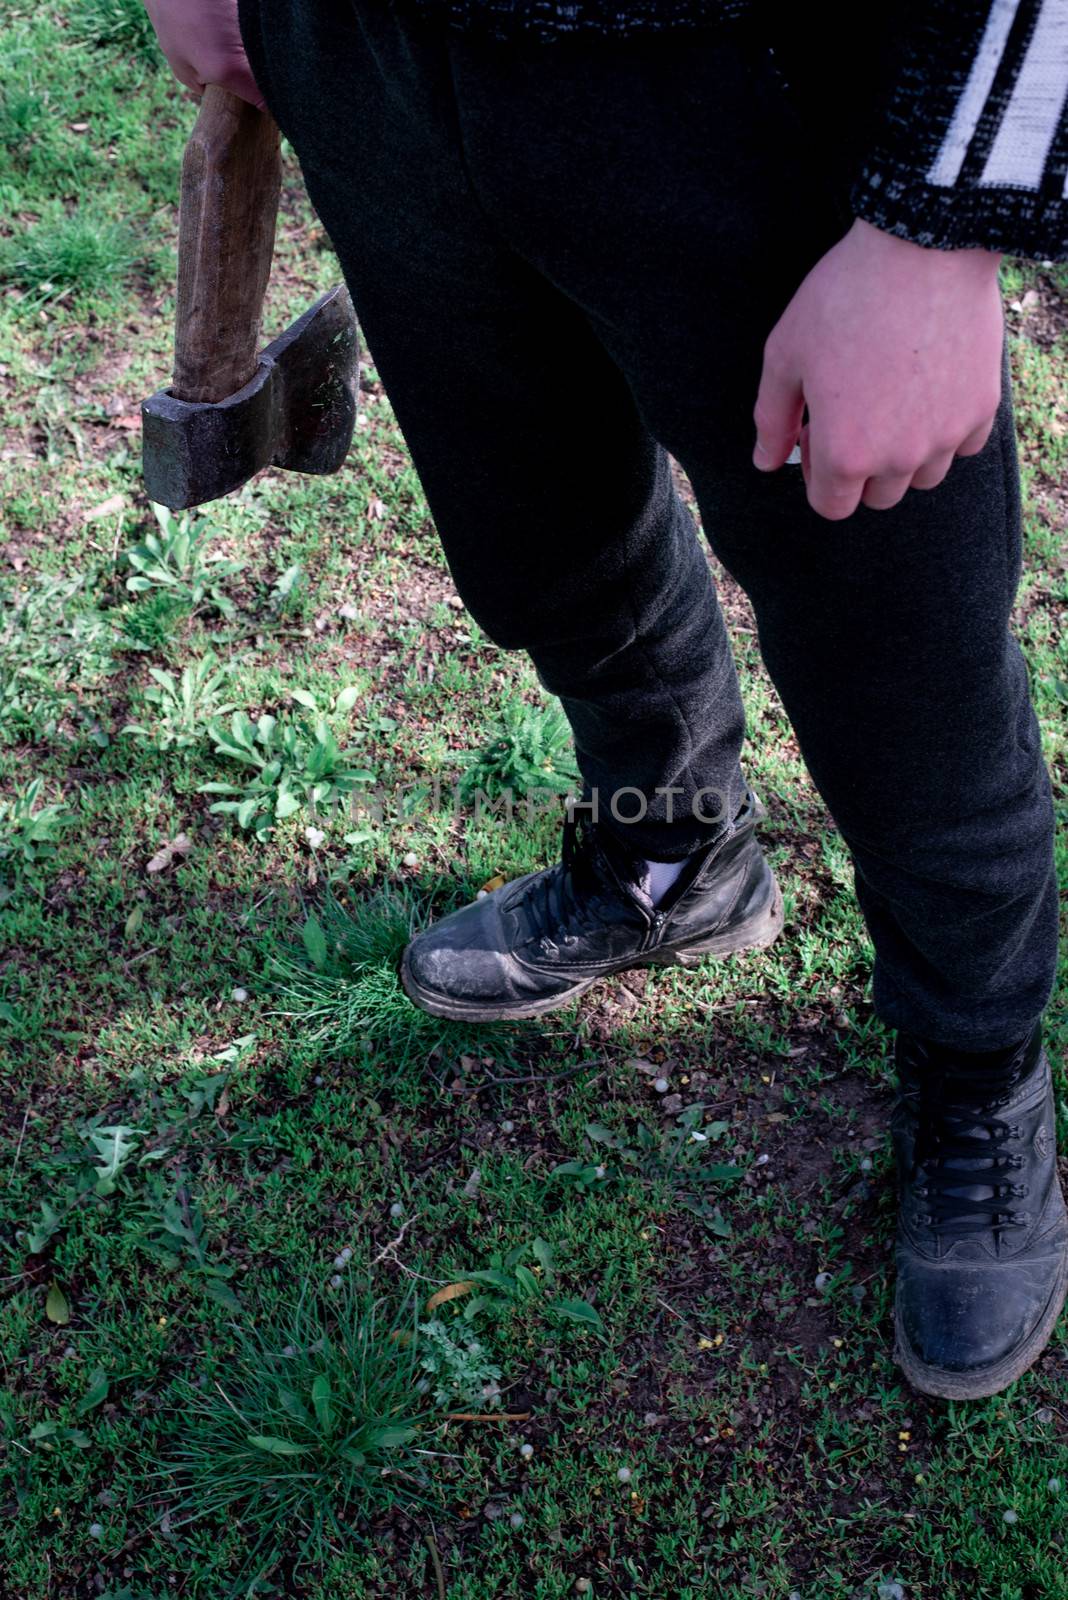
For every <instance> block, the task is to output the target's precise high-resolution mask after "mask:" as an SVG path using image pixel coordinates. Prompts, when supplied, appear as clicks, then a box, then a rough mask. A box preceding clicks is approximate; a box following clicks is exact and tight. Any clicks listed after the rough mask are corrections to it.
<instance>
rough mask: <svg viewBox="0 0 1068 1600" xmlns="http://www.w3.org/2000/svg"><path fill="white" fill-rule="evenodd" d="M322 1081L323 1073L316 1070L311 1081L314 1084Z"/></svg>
mask: <svg viewBox="0 0 1068 1600" xmlns="http://www.w3.org/2000/svg"><path fill="white" fill-rule="evenodd" d="M322 1081H323V1075H322V1073H321V1072H317V1073H316V1074H315V1077H314V1078H313V1079H312V1083H314V1084H316V1085H318V1084H321V1083H322Z"/></svg>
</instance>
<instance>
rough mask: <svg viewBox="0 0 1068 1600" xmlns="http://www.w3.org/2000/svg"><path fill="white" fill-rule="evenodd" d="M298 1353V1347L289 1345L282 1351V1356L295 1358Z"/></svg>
mask: <svg viewBox="0 0 1068 1600" xmlns="http://www.w3.org/2000/svg"><path fill="white" fill-rule="evenodd" d="M296 1353H297V1350H296V1346H295V1345H292V1344H287V1345H286V1347H285V1349H284V1350H283V1351H282V1354H283V1355H284V1356H295V1355H296Z"/></svg>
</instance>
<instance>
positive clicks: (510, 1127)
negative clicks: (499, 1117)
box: [501, 1122, 515, 1133]
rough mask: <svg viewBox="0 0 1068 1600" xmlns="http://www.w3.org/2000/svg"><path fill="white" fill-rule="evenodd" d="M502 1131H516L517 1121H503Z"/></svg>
mask: <svg viewBox="0 0 1068 1600" xmlns="http://www.w3.org/2000/svg"><path fill="white" fill-rule="evenodd" d="M501 1132H502V1133H514V1132H515V1123H514V1122H502V1123H501Z"/></svg>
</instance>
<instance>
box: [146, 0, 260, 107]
mask: <svg viewBox="0 0 1068 1600" xmlns="http://www.w3.org/2000/svg"><path fill="white" fill-rule="evenodd" d="M145 9H146V11H147V12H148V15H149V17H150V19H151V21H152V26H153V27H154V28H155V30H156V37H157V39H158V40H159V45H160V49H161V50H162V51H163V54H164V55H165V56H166V57H167V60H168V61H169V63H170V67H171V71H172V72H173V73H174V75H175V77H176V78H177V79H178V80H179V81H180V82H181V83H184V84H185V86H186V88H188V89H189V90H190V91H191V92H192V93H193V95H194V96H195V97H196V98H197V99H199V98H200V96H201V95H202V94H203V93H204V88H205V85H206V84H209V83H217V84H219V85H220V86H221V87H222V88H223V89H229V91H230V93H231V94H236V95H239V96H240V97H241V99H242V100H249V101H251V103H252V104H253V105H254V106H259V108H260V110H261V111H264V110H266V107H265V106H264V103H263V96H262V95H261V94H260V91H259V89H258V88H257V87H256V80H255V78H253V76H252V69H251V67H250V66H249V64H248V58H247V56H246V55H245V49H244V46H243V45H242V43H241V32H240V29H239V28H238V25H237V0H145Z"/></svg>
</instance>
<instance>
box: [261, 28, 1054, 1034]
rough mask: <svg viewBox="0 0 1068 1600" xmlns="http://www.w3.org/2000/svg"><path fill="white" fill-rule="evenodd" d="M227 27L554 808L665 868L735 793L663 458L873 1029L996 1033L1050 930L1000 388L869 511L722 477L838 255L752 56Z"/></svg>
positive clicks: (735, 707)
mask: <svg viewBox="0 0 1068 1600" xmlns="http://www.w3.org/2000/svg"><path fill="white" fill-rule="evenodd" d="M241 22H242V29H243V33H244V35H245V40H246V46H247V49H248V53H249V57H250V60H251V63H252V67H253V70H254V72H255V75H256V78H257V80H258V81H259V83H260V86H261V89H262V91H263V93H264V96H265V98H266V100H267V102H268V104H269V106H270V108H271V110H272V111H273V112H274V114H275V116H276V117H277V119H278V121H279V123H280V124H281V127H282V129H283V131H284V132H285V133H286V135H287V136H288V137H289V139H290V140H291V141H292V144H293V146H294V148H295V150H296V152H297V154H298V156H299V158H300V161H301V164H302V166H303V170H304V175H305V178H306V180H307V184H308V188H309V191H310V193H311V197H312V200H313V202H314V204H315V206H316V208H317V210H318V212H319V214H320V216H321V218H322V220H323V223H324V225H325V227H326V229H327V231H328V232H329V234H330V236H331V239H332V240H333V243H334V245H335V247H336V249H337V251H338V254H339V256H340V258H341V262H342V266H343V268H344V272H345V276H346V278H347V280H348V283H349V286H350V288H351V291H352V296H353V299H354V301H355V303H356V307H357V312H358V315H359V318H360V321H361V324H362V327H363V331H364V334H365V336H366V339H367V341H368V345H369V347H370V350H371V353H372V355H373V357H374V361H375V365H376V367H377V369H378V372H379V374H380V376H381V378H382V381H383V383H384V385H385V388H386V390H387V393H388V395H389V398H390V400H391V402H392V404H393V407H394V409H395V411H396V414H397V417H398V420H399V422H400V425H401V427H402V429H403V431H404V434H405V437H406V439H407V441H408V444H409V447H410V449H411V453H412V456H413V459H414V462H415V466H416V468H417V470H418V472H419V475H420V478H421V480H422V483H423V486H424V488H425V490H426V494H427V498H428V500H429V503H430V507H431V510H432V512H433V515H434V518H435V522H436V524H437V528H438V531H439V533H440V536H441V539H442V541H443V544H444V547H445V552H446V555H447V557H448V561H449V564H450V567H451V569H452V572H453V574H454V577H455V580H456V583H457V586H458V588H459V591H460V593H461V595H462V596H463V598H464V600H465V602H466V603H467V605H468V606H469V608H470V610H471V612H472V613H473V614H474V616H475V617H476V618H477V619H478V621H479V623H480V624H481V625H482V627H483V628H484V629H485V630H486V632H487V633H488V634H489V636H490V637H491V638H492V639H494V640H496V641H497V642H498V643H499V644H501V645H503V646H506V647H509V648H519V649H523V650H526V651H528V652H529V653H530V655H531V656H532V658H533V660H534V662H535V664H536V667H537V670H538V672H539V674H540V676H541V678H542V680H543V682H544V683H545V684H546V686H547V687H548V688H549V689H551V690H552V691H553V692H554V693H556V694H558V695H559V696H560V697H561V700H562V701H563V704H564V707H565V710H566V711H567V714H568V716H569V718H570V720H571V724H572V726H573V728H574V731H575V738H576V745H577V750H578V755H579V761H580V765H581V768H582V772H583V775H584V778H585V780H586V782H587V784H589V785H590V786H592V787H595V788H597V789H598V790H599V791H600V792H601V793H602V794H610V793H612V792H613V791H615V790H618V789H620V788H622V787H629V788H634V789H638V790H640V791H642V793H643V794H644V795H645V796H647V797H648V799H649V808H648V813H647V815H646V816H645V818H644V820H642V821H641V822H637V823H634V824H632V825H630V826H629V827H628V828H627V829H626V836H627V838H628V839H629V840H630V842H632V843H633V844H635V845H636V846H637V847H639V848H640V849H642V850H643V851H644V853H645V854H647V855H650V856H663V857H667V858H671V857H678V856H681V855H682V854H684V853H686V852H688V851H689V850H691V849H693V848H694V846H695V845H696V844H698V843H700V842H701V840H702V839H703V838H704V837H707V830H708V827H709V824H707V823H701V822H700V821H697V820H695V819H694V818H693V817H692V816H691V815H690V812H689V808H688V801H689V799H690V797H691V796H692V795H693V794H694V793H696V792H697V791H698V790H709V791H714V792H716V793H719V794H722V795H725V796H726V797H727V804H728V805H729V806H733V805H734V804H735V803H736V802H737V800H738V799H739V797H740V795H741V793H742V786H743V780H742V777H741V773H740V771H739V766H738V759H739V752H740V748H741V743H742V736H743V717H742V709H741V704H740V701H739V697H738V688H737V683H736V679H735V672H734V665H733V662H732V660H731V653H730V649H729V645H728V641H727V635H726V632H725V629H724V625H723V621H722V618H721V616H720V613H719V610H718V608H717V604H716V598H715V594H714V592H713V587H712V582H711V579H710V576H709V572H708V567H707V563H706V561H705V558H704V555H703V553H702V551H701V549H700V547H699V545H698V542H697V538H696V535H695V531H694V527H693V524H692V521H691V519H690V518H689V516H688V515H687V513H686V511H685V510H684V509H683V507H682V505H681V503H680V501H679V499H678V498H677V496H676V494H675V492H674V490H673V488H672V483H671V476H670V471H669V465H668V460H667V455H666V453H665V452H666V451H670V452H671V453H672V454H673V455H674V456H676V457H677V458H678V460H679V461H680V462H681V464H682V465H683V467H684V468H685V470H686V472H687V473H688V474H689V477H690V480H691V482H692V483H693V486H694V490H695V492H696V495H697V497H698V501H699V504H700V509H701V516H702V521H703V524H704V529H705V532H706V534H707V536H708V538H709V540H710V541H711V544H712V547H713V549H714V550H715V552H716V554H717V555H718V556H719V557H720V559H721V560H722V561H723V563H724V565H725V566H726V567H727V568H728V570H729V571H730V572H731V573H733V574H734V576H735V577H736V578H737V580H738V582H739V583H740V584H741V585H742V586H743V587H744V589H745V590H746V592H747V593H748V594H749V596H750V598H751V600H752V602H753V607H754V610H755V612H756V617H757V622H758V626H759V632H760V643H761V648H762V650H763V654H764V659H765V661H766V663H767V666H768V670H769V672H770V673H771V675H772V677H773V678H774V681H775V684H776V686H777V688H778V690H779V692H780V694H781V696H782V700H783V703H784V705H785V707H786V710H787V712H788V714H789V716H790V718H791V720H792V722H793V724H794V727H795V729H796V732H797V736H798V739H799V741H800V744H801V747H802V750H803V753H804V756H805V759H806V761H807V763H808V766H809V768H810V770H811V772H812V775H813V778H814V780H815V782H816V784H817V785H818V787H819V789H820V792H821V794H822V795H823V796H824V798H825V800H826V802H827V805H828V807H829V808H830V810H831V812H832V814H833V816H834V818H835V821H836V822H837V824H838V826H839V828H840V829H841V832H842V834H843V836H844V837H845V839H846V841H847V843H848V845H849V848H850V850H851V851H852V854H853V858H854V862H855V866H856V883H857V894H858V897H859V899H860V903H861V906H862V908H863V911H864V914H865V916H866V918H867V921H868V925H869V927H870V929H871V934H872V938H873V940H874V943H875V948H876V970H875V979H874V998H875V1003H876V1006H877V1009H878V1011H879V1013H880V1015H881V1016H882V1017H883V1018H884V1019H885V1021H886V1022H888V1023H890V1024H891V1025H893V1026H897V1027H903V1028H906V1029H908V1030H910V1031H912V1032H914V1033H918V1034H921V1035H924V1036H927V1037H929V1038H931V1039H934V1040H936V1041H939V1042H941V1043H945V1044H950V1045H957V1046H959V1047H961V1048H970V1049H975V1050H982V1049H995V1048H998V1047H1000V1046H1002V1045H1005V1044H1008V1043H1011V1042H1013V1041H1015V1040H1017V1039H1019V1038H1020V1037H1022V1035H1023V1034H1025V1033H1026V1032H1027V1030H1028V1028H1029V1026H1030V1025H1031V1023H1032V1022H1033V1021H1034V1019H1035V1018H1036V1016H1037V1015H1038V1014H1039V1013H1040V1012H1041V1010H1042V1009H1043V1007H1044V1005H1045V1003H1046V1001H1047V999H1048V996H1049V992H1050V988H1051V984H1052V976H1053V966H1054V955H1055V938H1056V896H1055V885H1054V879H1053V873H1052V852H1051V831H1052V816H1051V803H1050V792H1049V782H1048V778H1047V775H1046V773H1045V770H1044V768H1043V764H1042V759H1041V754H1040V749H1039V739H1038V730H1037V727H1036V723H1035V718H1034V715H1033V712H1032V710H1031V707H1030V704H1029V700H1028V688H1027V676H1026V671H1025V667H1024V662H1023V660H1022V657H1021V654H1020V651H1019V648H1018V646H1017V644H1016V643H1015V641H1014V640H1013V639H1012V637H1011V636H1010V633H1009V630H1008V619H1009V612H1010V607H1011V604H1012V599H1013V594H1014V591H1015V588H1016V583H1017V578H1018V570H1019V561H1020V506H1019V491H1018V482H1017V462H1016V447H1015V439H1014V434H1013V423H1012V413H1011V402H1010V398H1009V394H1008V390H1007V387H1006V392H1005V395H1004V398H1003V401H1002V405H1001V410H1000V412H999V415H998V419H997V425H996V427H995V429H994V432H993V435H992V437H991V439H990V441H989V443H988V444H987V446H986V447H985V449H984V450H983V451H982V452H981V454H979V455H978V456H975V457H972V458H969V459H966V460H965V459H961V460H958V461H956V462H955V463H954V465H953V467H952V470H951V471H950V473H949V476H948V478H947V479H946V480H945V482H944V483H943V484H942V485H940V486H939V487H938V488H937V489H935V490H932V491H928V492H916V491H912V492H910V493H909V494H908V495H907V496H906V498H905V500H904V501H903V502H902V503H901V504H900V505H899V506H898V507H896V508H895V509H893V510H891V511H879V512H875V511H868V510H867V509H865V508H863V507H862V508H861V509H859V510H858V511H857V512H856V513H855V514H854V515H853V516H852V517H850V518H848V519H847V520H846V521H844V522H837V523H832V522H828V521H826V520H824V519H822V518H820V517H818V516H817V515H816V514H815V513H814V512H812V511H811V510H810V509H809V507H808V504H807V502H806V499H805V493H804V485H803V482H802V480H801V475H800V473H799V471H797V470H796V469H794V468H789V467H788V468H784V469H783V470H782V471H780V472H778V473H775V474H773V475H771V476H765V475H763V474H761V473H758V472H757V471H756V470H755V469H754V468H753V467H752V466H751V464H750V458H751V451H752V443H753V428H752V421H751V412H752V405H753V401H754V399H755V395H756V389H757V383H758V379H759V375H760V366H761V353H762V346H763V341H764V338H765V337H766V335H767V333H768V332H769V331H770V329H771V327H772V326H773V324H774V322H775V321H776V319H777V317H778V316H779V314H780V312H781V311H782V310H783V308H784V307H785V305H786V304H787V302H788V301H789V299H790V297H791V295H792V294H793V291H794V290H795V288H796V287H797V285H798V284H799V283H800V281H801V279H802V278H803V277H804V275H805V273H806V272H807V271H808V269H809V268H810V267H811V266H812V265H813V264H814V263H815V262H816V261H817V260H818V259H819V257H820V256H821V255H822V254H823V252H824V251H825V250H826V249H828V248H829V246H830V245H832V244H833V243H834V242H835V240H836V239H838V238H839V237H840V236H841V234H842V233H843V232H844V231H845V230H846V228H847V227H848V226H849V221H850V218H849V214H848V210H847V208H846V207H845V205H844V203H843V197H842V195H841V194H840V193H839V192H838V191H837V189H836V188H835V187H834V186H833V185H832V183H831V181H830V180H829V178H828V177H827V176H826V169H825V168H824V167H823V166H822V165H821V164H820V163H818V162H813V161H812V160H811V159H810V156H809V153H808V150H807V142H808V141H807V133H806V129H805V128H804V127H803V126H801V125H800V124H799V122H798V121H797V113H796V112H795V110H794V109H793V106H792V102H791V100H790V98H789V97H788V96H786V95H785V94H784V92H783V89H782V86H781V82H780V80H779V78H778V77H777V76H776V74H775V73H774V72H773V70H772V68H771V64H770V60H769V58H768V56H767V54H766V53H764V52H762V51H761V50H759V49H757V48H755V47H753V46H752V45H751V44H749V43H747V42H746V41H745V40H744V39H743V38H741V37H740V36H737V35H735V34H734V33H733V32H731V31H729V30H728V29H725V28H722V27H721V28H710V29H708V30H707V31H705V30H698V31H696V32H695V31H686V32H683V33H679V34H672V33H669V34H658V35H655V36H654V35H649V36H644V37H642V36H639V37H630V38H621V39H612V38H604V39H588V38H587V39H578V38H570V39H562V40H559V41H557V42H554V43H551V44H539V43H535V42H533V41H530V42H523V43H509V44H501V43H494V42H493V41H491V40H479V39H477V38H472V37H467V36H464V35H461V34H457V33H455V32H450V31H448V30H446V29H444V28H442V27H440V26H439V25H436V24H428V23H426V22H421V21H416V20H414V19H413V18H412V17H411V16H410V15H409V14H408V13H407V11H406V10H405V8H404V6H403V4H399V5H397V6H396V8H394V7H393V6H391V5H389V4H388V3H387V0H242V4H241ZM668 789H671V790H674V791H676V792H675V794H674V795H673V796H672V800H673V805H674V811H675V816H676V820H674V821H673V822H670V823H669V822H668V821H667V820H666V812H665V807H666V804H667V802H666V799H665V797H664V795H663V793H661V794H660V795H658V794H657V793H656V791H657V790H661V791H664V790H668ZM636 809H637V807H636ZM617 826H620V828H621V831H622V825H618V824H617Z"/></svg>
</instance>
